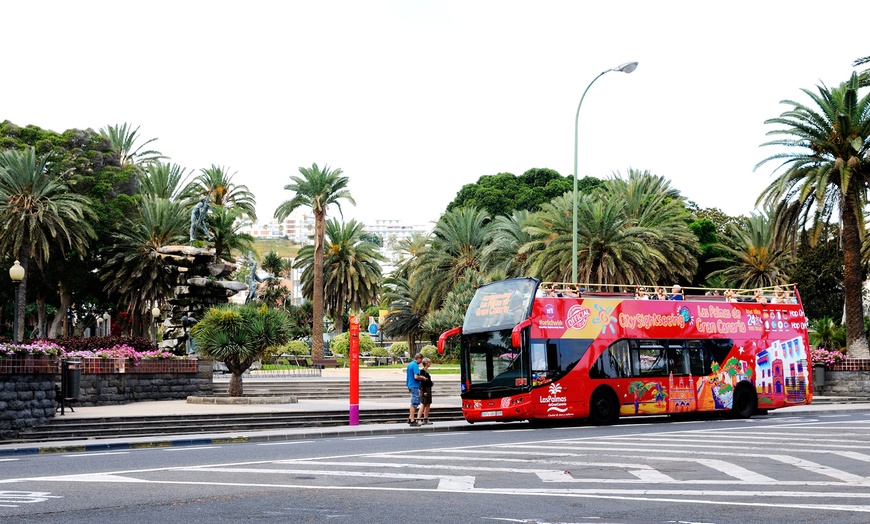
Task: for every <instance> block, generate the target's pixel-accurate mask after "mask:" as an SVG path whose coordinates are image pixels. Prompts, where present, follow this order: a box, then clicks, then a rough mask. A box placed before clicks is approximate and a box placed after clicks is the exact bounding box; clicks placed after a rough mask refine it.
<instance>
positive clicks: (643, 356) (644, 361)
mask: <svg viewBox="0 0 870 524" xmlns="http://www.w3.org/2000/svg"><path fill="white" fill-rule="evenodd" d="M631 345H632V348H631V353H632V354H631V360H632V364H634V365H635V366H636V367H634V368H633V371H634V373H633V374H634V376H636V377H649V376H654V377H661V376H666V375H667V374H668V373H667V366H666V365H665V348H664V346H663V345H662V344H661V341H659V340H636V341H635V340H633V341H632V344H631Z"/></svg>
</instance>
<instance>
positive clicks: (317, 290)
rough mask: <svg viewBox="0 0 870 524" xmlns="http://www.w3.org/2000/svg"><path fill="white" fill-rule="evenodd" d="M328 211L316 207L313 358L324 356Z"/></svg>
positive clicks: (312, 329) (312, 327)
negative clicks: (325, 255)
mask: <svg viewBox="0 0 870 524" xmlns="http://www.w3.org/2000/svg"><path fill="white" fill-rule="evenodd" d="M325 234H326V212H325V210H323V209H314V289H313V290H312V295H313V296H312V300H311V302H312V309H313V315H312V317H313V318H312V325H311V358H314V359H321V358H323V237H324V236H325Z"/></svg>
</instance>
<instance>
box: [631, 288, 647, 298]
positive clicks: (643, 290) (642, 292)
mask: <svg viewBox="0 0 870 524" xmlns="http://www.w3.org/2000/svg"><path fill="white" fill-rule="evenodd" d="M634 298H636V299H637V300H649V296H647V294H646V288H645V287H643V286H638V288H637V291H635V292H634Z"/></svg>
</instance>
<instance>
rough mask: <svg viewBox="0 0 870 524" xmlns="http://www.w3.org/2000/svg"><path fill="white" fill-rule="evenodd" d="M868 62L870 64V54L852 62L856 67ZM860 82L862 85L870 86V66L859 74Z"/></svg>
mask: <svg viewBox="0 0 870 524" xmlns="http://www.w3.org/2000/svg"><path fill="white" fill-rule="evenodd" d="M866 64H870V56H865V57H862V58H859V59H857V60H855V61H854V62H852V65H853V66H854V67H858V66H860V65H866ZM858 84H859V85H860V86H861V87H870V68H867V69H865V70H863V71H861V72H860V73H859V74H858Z"/></svg>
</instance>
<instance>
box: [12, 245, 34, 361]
mask: <svg viewBox="0 0 870 524" xmlns="http://www.w3.org/2000/svg"><path fill="white" fill-rule="evenodd" d="M24 240H25V241H26V242H23V243H22V247H21V251H20V252H19V253H18V262H19V263H20V264H21V267H22V268H24V278H23V279H22V280H21V282H19V283H18V284H17V286H18V287H17V288H16V291H17V293H18V294H17V295H16V298H18V301H17V302H16V303H15V318H17V319H18V329H17V333H15V334H14V335H15V337H14V338H15V339H16V340H18V343H19V344H23V343H24V324H25V323H26V322H27V317H26V316H25V312H26V306H27V273H28V271H27V267H28V266H29V265H30V246H29V245H28V243H27V242H29V241H30V237H29V235H26V234H25V235H24Z"/></svg>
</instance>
